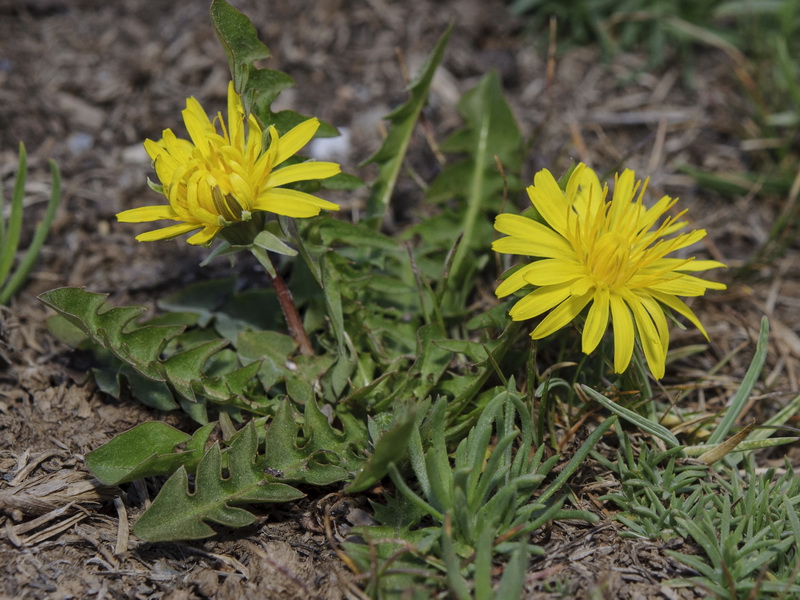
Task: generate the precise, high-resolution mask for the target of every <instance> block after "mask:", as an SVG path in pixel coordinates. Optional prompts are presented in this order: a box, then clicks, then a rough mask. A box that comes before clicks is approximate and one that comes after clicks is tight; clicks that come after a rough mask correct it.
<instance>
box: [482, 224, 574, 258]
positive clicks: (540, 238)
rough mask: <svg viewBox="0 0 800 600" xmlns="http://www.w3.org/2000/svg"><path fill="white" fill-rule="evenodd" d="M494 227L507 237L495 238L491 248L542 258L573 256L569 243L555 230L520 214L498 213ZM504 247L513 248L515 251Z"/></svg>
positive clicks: (497, 250)
mask: <svg viewBox="0 0 800 600" xmlns="http://www.w3.org/2000/svg"><path fill="white" fill-rule="evenodd" d="M494 228H495V229H496V230H497V231H499V232H500V233H505V234H507V235H508V236H509V237H506V238H500V239H499V240H495V242H494V243H493V244H492V248H493V249H494V250H495V251H496V252H503V253H505V254H524V255H526V256H540V257H542V258H557V257H565V258H567V257H574V256H575V251H574V250H573V248H572V246H571V245H570V243H569V242H568V241H567V240H566V239H564V238H563V237H562V236H560V235H558V234H557V233H556V232H555V231H553V230H552V229H550V228H549V227H546V226H545V225H542V224H541V223H538V222H537V221H534V220H533V219H529V218H528V217H523V216H522V215H511V214H507V213H504V214H500V215H497V218H496V219H495V222H494ZM504 248H515V249H516V251H512V250H506V249H504Z"/></svg>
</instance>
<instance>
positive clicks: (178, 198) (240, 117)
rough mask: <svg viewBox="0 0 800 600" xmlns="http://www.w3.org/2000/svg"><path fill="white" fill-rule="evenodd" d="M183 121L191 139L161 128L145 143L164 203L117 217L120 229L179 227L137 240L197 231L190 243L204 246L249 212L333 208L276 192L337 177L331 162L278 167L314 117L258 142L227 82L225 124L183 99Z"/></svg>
mask: <svg viewBox="0 0 800 600" xmlns="http://www.w3.org/2000/svg"><path fill="white" fill-rule="evenodd" d="M183 121H184V123H185V125H186V130H187V131H188V133H189V138H190V140H184V139H180V138H178V137H176V136H175V134H174V133H173V132H172V131H171V130H169V129H166V130H164V132H163V135H162V138H161V139H160V140H159V141H157V142H155V141H153V140H147V141H145V143H144V147H145V149H146V150H147V153H148V154H149V155H150V158H151V159H152V160H153V166H154V168H155V171H156V175H158V179H159V180H160V181H161V185H162V187H163V190H164V195H165V196H166V198H167V200H168V202H169V204H166V205H159V206H144V207H141V208H134V209H132V210H126V211H123V212H121V213H119V214H118V215H117V219H118V220H119V221H121V222H125V223H143V222H149V221H158V220H162V219H169V220H172V221H178V222H179V224H178V225H171V226H169V227H164V228H162V229H156V230H153V231H148V232H146V233H142V234H141V235H138V236H137V237H136V239H137V240H139V241H141V242H150V241H155V240H166V239H170V238H173V237H175V236H178V235H181V234H184V233H187V232H190V231H197V230H198V229H199V230H200V231H197V233H195V234H194V235H193V236H191V237H190V238H189V239H188V242H189V243H190V244H206V243H208V242H210V241H211V240H212V239H213V238H214V236H216V235H217V234H218V233H219V232H220V231H221V230H222V229H223V228H224V227H226V226H228V225H231V224H233V223H237V222H241V221H247V220H249V219H250V218H251V215H252V213H253V212H254V211H267V212H272V213H275V214H278V215H285V216H288V217H312V216H314V215H317V214H319V212H320V210H321V209H325V210H338V209H339V207H338V205H336V204H334V203H333V202H328V201H327V200H323V199H321V198H317V197H316V196H313V195H311V194H307V193H305V192H300V191H297V190H292V189H287V188H285V187H282V186H285V185H287V184H290V183H295V182H298V181H308V180H313V179H326V178H328V177H332V176H333V175H336V174H337V173H339V172H340V168H339V165H338V164H336V163H332V162H313V161H309V162H303V163H298V164H294V165H289V166H284V167H281V166H280V165H281V164H282V163H283V162H285V161H286V160H287V159H288V158H290V157H292V156H294V155H295V154H296V153H297V152H298V151H299V150H300V149H301V148H302V147H303V146H305V145H306V144H307V143H308V142H309V141H310V140H311V138H313V137H314V134H315V133H316V132H317V129H318V128H319V121H318V120H317V119H308V120H307V121H304V122H303V123H300V124H299V125H297V126H296V127H294V128H293V129H291V130H290V131H288V132H287V133H286V134H285V135H283V136H280V135H278V132H277V130H276V129H275V127H270V128H269V129H268V131H267V134H268V135H267V136H264V132H263V131H262V129H261V126H260V125H259V123H258V121H257V120H256V118H255V117H254V116H253V115H249V116H248V117H246V118H245V112H244V108H243V106H242V100H241V98H240V97H239V95H238V94H237V93H236V91H235V90H234V89H233V83H230V84H229V85H228V119H227V121H226V120H225V119H224V118H223V116H222V114H218V115H217V117H216V118H215V119H214V121H212V120H211V119H209V118H208V115H207V114H206V112H205V111H204V110H203V107H202V106H200V103H199V102H198V101H197V100H195V99H194V98H189V99H187V100H186V109H185V110H184V111H183ZM265 138H266V139H267V140H268V142H265Z"/></svg>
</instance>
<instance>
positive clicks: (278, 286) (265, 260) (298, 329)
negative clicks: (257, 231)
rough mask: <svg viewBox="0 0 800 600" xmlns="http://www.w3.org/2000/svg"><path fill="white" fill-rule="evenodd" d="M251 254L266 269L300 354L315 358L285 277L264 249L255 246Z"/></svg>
mask: <svg viewBox="0 0 800 600" xmlns="http://www.w3.org/2000/svg"><path fill="white" fill-rule="evenodd" d="M251 252H252V253H253V255H254V256H255V257H256V258H257V259H258V262H259V263H261V266H262V267H264V270H265V271H266V272H267V277H269V280H270V282H271V283H272V286H273V287H274V288H275V295H276V296H277V297H278V304H280V306H281V310H282V311H283V316H284V318H285V319H286V324H287V325H288V326H289V333H290V334H291V336H292V337H293V338H294V341H295V342H297V345H298V346H299V347H300V353H301V354H302V355H303V356H314V348H313V347H312V346H311V340H310V339H308V334H307V333H306V328H305V327H303V320H302V319H301V318H300V313H299V312H297V306H295V304H294V300H293V299H292V293H291V292H290V291H289V287H288V286H287V285H286V282H285V281H284V280H283V277H281V275H280V273H278V272H277V271H276V270H275V267H274V266H273V265H272V261H271V260H270V259H269V256H268V255H267V253H266V251H265V250H264V249H263V248H259V247H258V246H253V247H252V248H251Z"/></svg>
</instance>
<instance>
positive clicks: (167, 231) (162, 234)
mask: <svg viewBox="0 0 800 600" xmlns="http://www.w3.org/2000/svg"><path fill="white" fill-rule="evenodd" d="M199 227H201V225H199V224H197V223H181V224H180V225H170V226H169V227H164V228H162V229H154V230H153V231H146V232H145V233H140V234H139V235H137V236H136V241H138V242H155V241H157V240H171V239H172V238H174V237H177V236H179V235H181V234H183V233H188V232H189V231H194V230H195V229H197V228H199Z"/></svg>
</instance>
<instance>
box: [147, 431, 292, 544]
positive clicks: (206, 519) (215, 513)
mask: <svg viewBox="0 0 800 600" xmlns="http://www.w3.org/2000/svg"><path fill="white" fill-rule="evenodd" d="M225 457H226V458H227V469H226V471H227V473H226V472H224V471H223V461H222V458H223V455H222V451H221V449H220V446H219V444H218V443H216V444H214V445H213V446H211V448H209V449H208V450H207V451H206V453H205V455H204V456H203V458H202V459H201V460H200V463H199V464H198V466H197V472H196V474H195V480H194V489H193V490H190V488H189V474H188V471H187V469H186V468H185V467H180V468H179V469H178V470H177V471H175V473H174V474H173V475H172V476H171V477H170V478H169V479H168V480H167V482H166V483H165V484H164V487H162V488H161V491H160V492H159V494H158V496H156V498H155V500H153V503H152V504H151V505H150V507H149V508H148V509H147V510H146V511H145V512H144V514H143V515H142V516H141V517H140V519H139V520H138V521H137V523H136V525H135V526H134V528H133V532H134V533H135V534H136V535H137V536H138V537H140V538H141V539H143V540H145V541H148V542H165V541H173V540H196V539H202V538H207V537H210V536H212V535H214V534H215V530H214V529H213V528H212V527H211V525H209V523H214V524H218V525H224V526H226V527H245V526H247V525H250V524H251V523H253V521H255V516H253V514H252V513H250V512H248V511H247V510H245V509H244V508H240V507H239V506H238V505H241V504H255V503H271V502H290V501H292V500H297V499H299V498H302V497H303V495H304V494H303V493H302V492H301V491H300V490H298V489H296V488H294V487H292V486H290V485H287V484H285V483H279V482H276V481H275V480H274V478H273V477H272V476H270V475H267V474H266V473H265V471H264V464H263V461H262V460H259V457H258V435H257V433H256V427H255V424H254V423H253V422H252V421H251V422H250V423H248V424H247V425H246V426H245V427H244V429H242V431H241V432H240V434H239V435H238V436H236V438H235V439H234V440H233V441H232V442H231V445H230V447H229V449H228V451H227V452H226V453H225Z"/></svg>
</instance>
